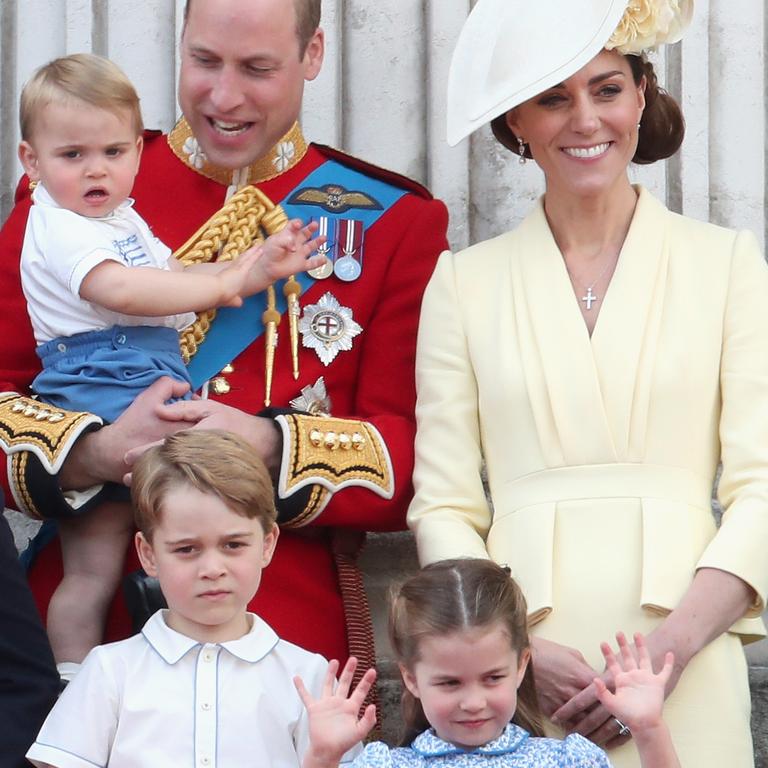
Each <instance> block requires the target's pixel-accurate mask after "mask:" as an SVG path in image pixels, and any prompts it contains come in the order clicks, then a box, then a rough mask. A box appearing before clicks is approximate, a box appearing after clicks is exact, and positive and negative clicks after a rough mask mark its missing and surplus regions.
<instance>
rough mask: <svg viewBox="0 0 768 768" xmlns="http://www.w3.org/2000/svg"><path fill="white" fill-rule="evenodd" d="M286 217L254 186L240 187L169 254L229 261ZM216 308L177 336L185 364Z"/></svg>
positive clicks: (192, 259)
mask: <svg viewBox="0 0 768 768" xmlns="http://www.w3.org/2000/svg"><path fill="white" fill-rule="evenodd" d="M287 221H288V217H287V216H286V215H285V211H283V209H282V208H281V207H280V206H279V205H275V204H274V203H273V202H272V201H271V200H270V199H269V198H268V197H267V196H266V195H265V194H264V193H263V192H261V191H260V190H258V189H256V187H252V186H248V187H243V188H242V189H241V190H240V191H239V192H237V193H235V194H234V195H232V197H230V198H229V200H228V201H227V202H226V203H225V205H224V207H223V208H222V209H221V210H220V211H219V212H218V213H215V214H214V215H213V216H211V218H210V219H208V221H207V222H206V223H205V224H203V226H202V227H200V229H198V230H197V232H195V234H194V235H192V237H190V238H189V240H187V242H186V243H184V245H182V246H181V248H179V249H178V250H177V251H176V252H175V253H174V254H173V255H174V256H175V257H176V258H177V259H178V260H179V261H180V262H181V263H182V264H207V263H208V262H211V261H231V260H232V259H235V258H237V257H238V256H239V255H240V254H241V253H242V252H243V251H245V250H247V249H248V248H250V247H251V245H253V244H255V243H262V242H264V236H265V234H266V235H271V234H273V233H275V232H278V231H279V230H281V229H282V228H283V227H284V226H285V224H286V222H287ZM215 317H216V310H215V309H209V310H207V311H205V312H199V313H198V315H197V320H195V322H194V323H192V325H190V326H189V327H188V328H185V329H184V330H183V331H182V332H181V335H180V341H179V344H180V347H181V355H182V357H183V358H184V362H185V363H188V362H189V361H190V360H191V359H192V357H194V355H195V353H196V352H197V350H198V347H199V346H200V344H202V343H203V341H204V340H205V336H206V334H207V333H208V329H209V328H210V327H211V323H212V322H213V319H214V318H215Z"/></svg>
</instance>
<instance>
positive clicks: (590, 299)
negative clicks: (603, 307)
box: [581, 285, 600, 310]
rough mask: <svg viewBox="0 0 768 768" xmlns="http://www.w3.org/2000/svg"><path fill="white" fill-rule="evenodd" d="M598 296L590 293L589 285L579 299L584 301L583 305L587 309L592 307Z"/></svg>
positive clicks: (590, 287)
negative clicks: (585, 292)
mask: <svg viewBox="0 0 768 768" xmlns="http://www.w3.org/2000/svg"><path fill="white" fill-rule="evenodd" d="M599 298H600V297H599V296H595V294H594V293H592V286H591V285H590V286H589V288H587V295H586V296H582V297H581V300H582V301H583V302H584V305H585V306H586V308H587V310H590V309H592V305H593V304H594V303H595V302H596V301H597V300H598V299H599Z"/></svg>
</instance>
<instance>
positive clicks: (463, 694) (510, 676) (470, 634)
mask: <svg viewBox="0 0 768 768" xmlns="http://www.w3.org/2000/svg"><path fill="white" fill-rule="evenodd" d="M529 658H530V653H529V651H528V649H526V650H525V651H523V653H522V654H520V656H518V654H517V652H516V651H515V650H514V649H513V648H512V645H511V643H510V637H509V633H508V632H507V630H506V629H505V627H504V626H503V624H501V623H498V624H493V625H491V626H490V627H477V628H474V629H471V630H460V631H458V632H454V633H452V634H449V635H431V636H427V637H425V638H423V639H422V640H421V641H420V643H419V660H418V661H417V662H416V663H415V664H414V665H413V668H412V669H407V668H406V667H404V666H403V665H400V672H401V673H402V676H403V682H404V683H405V686H406V688H407V689H408V690H409V691H410V692H411V693H412V694H413V695H414V696H415V697H416V698H417V699H419V700H420V701H421V706H422V708H423V709H424V714H425V715H426V718H427V720H428V721H429V723H430V725H431V726H432V728H434V730H435V733H437V735H438V736H439V737H440V738H441V739H443V740H444V741H448V742H450V743H451V744H454V745H456V746H457V747H462V748H464V749H473V748H475V747H479V746H482V745H483V744H487V743H488V742H489V741H493V740H494V739H496V738H498V737H499V736H500V735H501V733H502V731H503V730H504V728H505V727H506V726H507V724H508V723H509V721H510V720H511V719H512V716H513V715H514V714H515V710H516V709H517V689H518V687H519V686H520V683H521V682H522V680H523V675H524V674H525V669H526V667H527V665H528V661H529Z"/></svg>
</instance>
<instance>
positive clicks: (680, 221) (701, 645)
mask: <svg viewBox="0 0 768 768" xmlns="http://www.w3.org/2000/svg"><path fill="white" fill-rule="evenodd" d="M691 10H692V9H691V0H631V2H627V0H589V2H578V3H577V2H573V0H549V1H548V2H543V1H542V2H538V3H531V2H523V0H478V2H477V3H476V4H475V7H474V10H473V11H472V13H471V14H470V16H469V18H468V20H467V22H466V24H465V27H464V29H463V30H462V34H461V36H460V39H459V42H458V45H457V48H456V51H455V53H454V58H453V62H452V65H451V75H450V79H449V97H448V130H449V140H450V139H453V141H454V142H455V141H458V140H459V139H461V138H463V137H464V136H466V135H468V134H469V133H470V132H472V131H473V130H475V129H476V128H477V127H479V126H481V125H483V124H485V123H487V122H488V121H492V126H493V129H494V133H495V135H496V137H497V138H498V139H499V140H501V141H502V143H504V144H505V145H506V146H507V147H509V148H510V149H513V150H515V151H517V152H518V153H519V155H520V159H521V160H522V159H525V158H532V159H533V160H534V161H535V162H536V163H537V164H538V165H539V166H540V168H541V169H542V171H543V172H544V175H545V179H546V192H545V195H544V196H543V197H542V199H541V200H540V201H539V202H538V204H537V205H536V206H535V208H534V209H533V211H532V212H531V213H530V214H529V216H528V217H527V218H526V219H525V220H524V221H523V223H522V224H521V225H520V226H519V227H517V228H516V229H515V230H513V231H511V232H508V233H506V234H503V235H501V236H500V237H497V238H495V239H492V240H488V241H486V242H483V243H480V244H478V245H475V246H472V247H470V248H468V249H466V250H465V251H462V252H460V253H456V254H452V253H445V254H443V255H442V257H441V258H440V261H439V263H438V266H437V268H436V271H435V274H434V276H433V278H432V281H431V283H430V285H429V288H428V289H427V293H426V295H425V298H424V304H423V309H422V321H421V328H420V332H419V346H418V356H417V385H418V406H417V419H418V435H417V441H416V470H415V475H414V483H415V488H416V495H415V498H414V501H413V504H412V506H411V508H410V510H409V523H410V525H411V527H412V528H413V530H414V532H415V534H416V539H417V543H418V548H419V554H420V558H421V560H422V562H423V563H426V562H432V561H435V560H439V559H444V558H449V557H457V556H474V557H491V558H493V559H494V560H496V561H498V562H501V563H504V564H507V565H509V566H510V568H511V569H512V573H513V575H514V576H515V578H516V579H517V580H518V581H519V582H520V584H521V585H522V587H523V589H524V591H525V594H526V597H527V600H528V605H529V609H530V610H531V616H530V621H531V625H532V626H531V630H532V635H533V662H534V670H535V674H536V680H537V685H538V688H539V699H540V702H541V704H542V709H543V710H544V714H545V715H546V716H548V717H549V718H555V719H556V720H557V722H558V725H559V726H561V727H562V728H563V729H565V730H578V731H579V732H581V733H584V734H586V735H588V736H589V738H591V739H593V740H594V741H596V742H597V743H598V744H601V745H604V746H607V747H608V749H609V750H611V751H610V753H609V754H610V757H611V759H612V761H613V762H614V764H615V765H616V766H623V767H626V766H637V765H638V762H637V753H636V751H635V749H634V746H633V745H632V741H631V734H630V733H627V729H626V728H625V727H624V726H623V724H621V723H620V722H618V721H616V720H615V719H614V718H611V717H610V716H609V715H608V713H607V712H606V711H605V709H604V708H603V707H602V706H600V705H599V703H597V699H596V696H595V690H594V685H593V683H592V679H593V676H594V675H595V674H600V673H601V672H602V664H601V655H600V648H599V642H600V640H603V639H607V638H611V637H612V636H613V635H614V633H615V632H616V631H617V630H623V631H624V632H626V633H627V634H630V633H633V632H637V631H640V632H643V633H645V634H646V635H647V637H648V646H649V648H650V649H651V654H652V657H653V659H654V661H655V664H656V665H658V666H659V667H660V666H661V664H662V663H663V658H664V655H665V653H666V652H667V651H670V650H671V651H673V652H674V654H675V659H676V667H675V675H674V676H673V679H672V680H671V681H670V684H669V686H668V698H667V705H666V709H665V717H666V718H667V719H668V722H669V724H670V727H671V730H672V735H673V738H674V741H675V746H676V747H677V749H678V751H679V753H680V757H681V762H682V764H683V765H686V766H696V767H697V768H702V767H706V766H722V765H728V766H732V767H733V768H749V767H751V766H752V765H753V756H752V743H751V737H750V730H749V717H750V701H749V689H748V684H747V668H746V662H745V659H744V655H743V652H742V648H741V646H742V643H744V642H749V641H750V640H754V639H757V638H758V637H760V636H761V635H763V634H764V627H763V625H762V622H761V620H760V619H759V616H760V613H761V611H762V610H763V608H764V600H765V594H766V586H768V556H767V554H766V553H768V269H767V268H766V265H765V262H764V260H763V258H762V255H761V253H760V250H759V247H758V244H757V242H756V240H755V238H754V236H752V235H751V234H750V233H748V232H738V233H737V232H734V231H730V230H726V229H722V228H720V227H716V226H713V225H710V224H706V223H701V222H697V221H694V220H692V219H688V218H684V217H682V216H679V215H677V214H674V213H672V212H670V211H668V210H667V209H666V208H665V206H664V205H663V204H662V203H661V202H659V201H657V200H655V199H654V198H653V197H652V196H651V195H650V194H649V193H648V191H647V190H645V189H643V188H641V187H638V186H633V185H631V184H630V181H629V177H628V173H627V169H628V166H629V164H630V162H632V161H633V160H634V161H635V162H652V161H654V160H658V159H663V158H666V157H668V156H670V155H671V154H673V153H674V152H675V151H676V150H677V148H678V147H679V145H680V142H681V141H682V134H683V123H682V115H681V114H680V111H679V108H678V107H677V105H676V103H675V102H674V100H673V99H672V98H671V97H670V96H669V95H668V94H665V93H664V92H663V91H661V90H660V89H659V88H658V86H657V83H656V78H655V75H654V73H653V68H652V66H651V64H650V63H649V62H648V61H647V60H646V58H645V54H644V51H645V50H646V49H647V48H648V47H650V46H656V45H659V44H662V43H669V42H674V41H675V40H677V39H679V37H680V35H681V34H682V31H683V29H684V27H685V26H686V24H687V22H688V20H689V19H690V14H691ZM720 461H722V465H723V469H722V476H721V479H720V483H719V498H720V502H721V504H722V506H723V510H724V514H723V518H722V524H721V525H720V527H719V528H718V527H717V526H716V524H715V522H714V520H713V517H712V514H711V511H710V496H711V489H712V484H713V479H714V476H715V472H716V469H717V466H718V462H720ZM483 465H485V467H486V470H487V477H488V486H489V489H490V495H491V498H492V507H491V506H490V505H489V504H488V502H487V500H486V496H485V493H484V487H483V482H482V479H481V470H482V467H483ZM550 725H551V727H552V728H553V730H555V731H556V730H557V729H556V728H555V725H554V724H553V723H551V724H550Z"/></svg>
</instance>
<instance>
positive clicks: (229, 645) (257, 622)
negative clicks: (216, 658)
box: [141, 610, 280, 664]
mask: <svg viewBox="0 0 768 768" xmlns="http://www.w3.org/2000/svg"><path fill="white" fill-rule="evenodd" d="M166 614H167V611H165V610H160V611H157V612H156V613H155V614H153V615H152V617H151V618H150V619H149V621H147V623H146V624H145V625H144V627H143V629H142V630H141V634H142V635H143V636H144V639H145V640H146V641H147V642H148V643H149V644H150V645H151V646H152V648H154V649H155V651H157V653H158V654H159V655H160V657H161V658H162V659H163V660H164V661H166V662H167V663H168V664H176V663H177V662H178V661H180V660H181V659H182V658H184V656H186V654H187V653H188V652H189V651H190V650H192V649H193V648H198V647H200V646H202V645H208V644H207V643H201V642H200V641H199V640H195V639H194V638H192V637H188V636H187V635H182V634H181V632H177V631H176V630H175V629H171V628H170V627H169V626H168V625H167V624H166V623H165V616H166ZM246 616H247V617H248V620H249V622H250V625H251V628H250V630H249V631H248V632H247V633H246V634H245V635H243V636H242V637H239V638H237V640H228V641H227V642H224V643H211V644H210V645H216V646H218V647H220V648H223V649H224V650H225V651H227V652H229V653H231V654H232V655H233V656H235V657H237V658H238V659H240V660H241V661H245V662H248V663H250V664H253V663H255V662H257V661H260V660H261V659H263V658H264V657H265V656H266V655H267V654H268V653H269V652H270V651H271V650H272V649H273V648H274V647H275V646H276V645H277V644H278V643H279V642H280V638H279V637H278V636H277V634H276V633H275V631H274V630H273V629H272V627H270V626H269V624H267V622H266V621H264V620H263V619H261V618H259V617H258V616H257V615H256V614H255V613H247V614H246Z"/></svg>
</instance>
